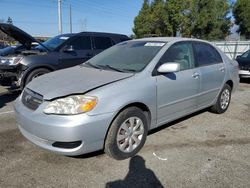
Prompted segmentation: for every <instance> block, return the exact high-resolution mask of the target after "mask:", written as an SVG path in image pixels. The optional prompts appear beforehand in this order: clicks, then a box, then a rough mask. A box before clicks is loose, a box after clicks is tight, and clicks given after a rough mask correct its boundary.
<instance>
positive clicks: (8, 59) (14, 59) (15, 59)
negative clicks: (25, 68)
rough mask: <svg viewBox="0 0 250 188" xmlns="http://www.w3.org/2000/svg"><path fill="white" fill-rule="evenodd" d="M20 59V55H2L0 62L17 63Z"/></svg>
mask: <svg viewBox="0 0 250 188" xmlns="http://www.w3.org/2000/svg"><path fill="white" fill-rule="evenodd" d="M21 60H22V57H2V58H1V59H0V62H1V64H5V65H17V64H18V63H19V62H20V61H21Z"/></svg>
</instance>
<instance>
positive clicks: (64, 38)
mask: <svg viewBox="0 0 250 188" xmlns="http://www.w3.org/2000/svg"><path fill="white" fill-rule="evenodd" d="M68 38H69V37H60V39H62V40H67V39H68Z"/></svg>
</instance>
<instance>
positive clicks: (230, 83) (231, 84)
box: [226, 80, 234, 90]
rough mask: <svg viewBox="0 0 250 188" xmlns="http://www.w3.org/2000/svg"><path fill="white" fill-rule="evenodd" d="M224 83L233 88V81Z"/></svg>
mask: <svg viewBox="0 0 250 188" xmlns="http://www.w3.org/2000/svg"><path fill="white" fill-rule="evenodd" d="M226 84H227V85H229V86H230V87H231V89H232V90H233V88H234V83H233V81H232V80H228V81H226Z"/></svg>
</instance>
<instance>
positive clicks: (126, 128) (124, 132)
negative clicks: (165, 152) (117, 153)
mask: <svg viewBox="0 0 250 188" xmlns="http://www.w3.org/2000/svg"><path fill="white" fill-rule="evenodd" d="M143 134H144V126H143V122H142V120H141V119H140V118H138V117H130V118H128V119H127V120H125V121H124V122H123V123H122V125H121V127H120V128H119V130H118V133H117V136H116V141H117V145H118V148H119V149H120V150H121V151H122V152H125V153H130V152H132V151H134V150H135V149H136V148H137V147H138V146H139V145H140V143H141V141H142V137H143Z"/></svg>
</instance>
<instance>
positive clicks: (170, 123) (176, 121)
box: [148, 108, 209, 135]
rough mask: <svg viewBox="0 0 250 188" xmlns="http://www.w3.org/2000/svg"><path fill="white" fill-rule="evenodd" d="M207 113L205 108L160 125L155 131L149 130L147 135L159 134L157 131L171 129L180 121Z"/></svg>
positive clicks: (207, 109)
mask: <svg viewBox="0 0 250 188" xmlns="http://www.w3.org/2000/svg"><path fill="white" fill-rule="evenodd" d="M208 111H209V108H206V109H203V110H200V111H198V112H194V113H192V114H190V115H187V116H184V117H182V118H179V119H177V120H174V121H171V122H169V123H166V124H164V125H161V126H160V127H157V128H155V129H152V130H150V131H149V133H148V135H150V134H154V133H156V132H159V131H161V130H163V129H165V128H168V127H171V126H173V125H175V124H178V123H180V122H182V121H185V120H187V119H190V118H192V117H194V116H197V115H199V114H202V113H205V112H208Z"/></svg>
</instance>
